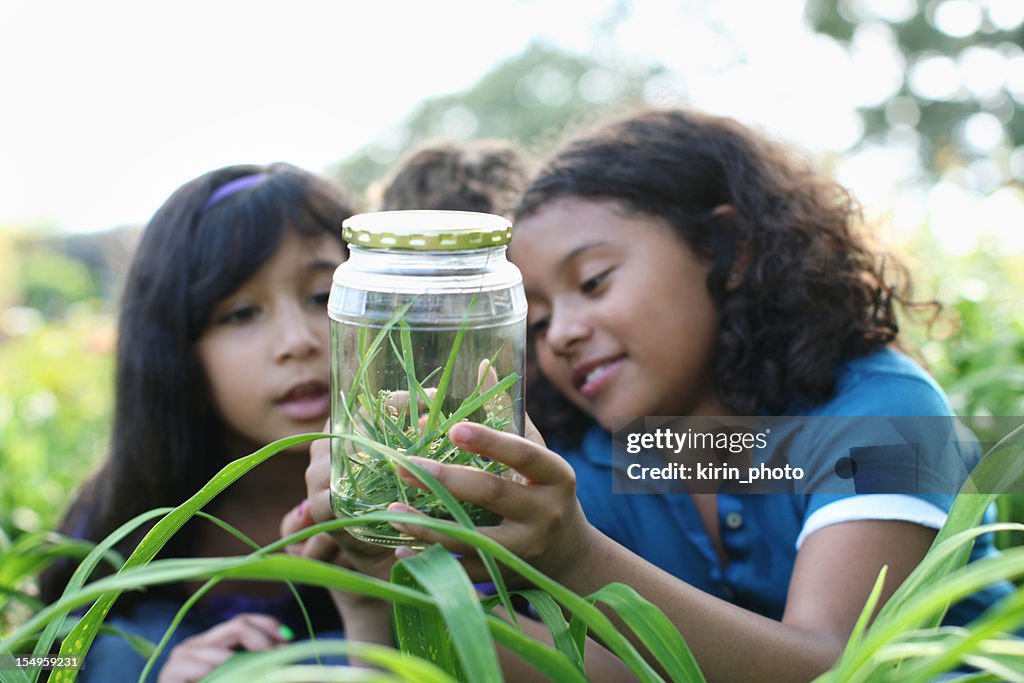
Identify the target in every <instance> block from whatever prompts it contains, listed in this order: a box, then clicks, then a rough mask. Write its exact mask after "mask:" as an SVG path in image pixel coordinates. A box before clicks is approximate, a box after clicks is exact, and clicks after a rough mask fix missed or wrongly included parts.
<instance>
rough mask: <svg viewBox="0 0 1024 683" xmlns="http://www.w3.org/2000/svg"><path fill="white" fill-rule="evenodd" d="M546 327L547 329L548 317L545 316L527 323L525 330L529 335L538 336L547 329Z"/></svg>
mask: <svg viewBox="0 0 1024 683" xmlns="http://www.w3.org/2000/svg"><path fill="white" fill-rule="evenodd" d="M547 329H548V319H547V318H541V319H540V320H536V321H534V322H532V323H529V324H528V325H527V329H526V332H527V333H528V334H529V335H530V336H531V337H538V336H540V335H542V334H544V332H545V331H547Z"/></svg>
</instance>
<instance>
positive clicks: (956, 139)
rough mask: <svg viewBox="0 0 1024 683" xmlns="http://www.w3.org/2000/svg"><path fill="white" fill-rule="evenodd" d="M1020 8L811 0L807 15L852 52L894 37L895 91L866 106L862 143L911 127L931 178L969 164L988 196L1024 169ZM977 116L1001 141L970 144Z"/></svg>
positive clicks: (964, 2) (978, 1)
mask: <svg viewBox="0 0 1024 683" xmlns="http://www.w3.org/2000/svg"><path fill="white" fill-rule="evenodd" d="M1013 4H1014V3H1013V2H987V1H986V0H929V1H927V2H923V1H922V2H888V1H886V0H806V4H805V20H806V21H807V23H808V24H809V25H810V27H811V28H812V29H813V30H815V31H817V32H819V33H822V34H824V35H827V36H830V37H832V38H834V39H835V40H836V41H838V42H839V43H840V44H841V45H843V46H844V47H846V48H847V49H851V48H852V49H853V50H854V51H856V50H858V49H861V48H865V47H866V46H871V45H874V46H876V47H877V45H878V44H879V43H885V44H888V43H890V42H891V44H892V47H893V53H894V54H893V57H894V58H895V59H897V60H898V61H899V62H900V64H901V66H902V67H903V68H902V71H903V78H902V80H901V81H900V82H899V83H898V84H897V87H896V89H895V91H894V92H893V93H892V96H891V97H889V98H887V99H884V100H883V101H878V102H873V103H871V104H870V105H869V106H864V107H862V108H861V109H860V113H861V115H862V117H863V120H864V126H865V130H864V135H863V138H862V140H861V145H862V146H863V145H866V144H871V143H878V142H884V141H885V139H886V137H887V136H888V135H890V134H892V133H894V132H895V133H897V134H898V133H900V131H901V130H902V131H904V132H905V131H906V130H907V129H910V130H912V131H913V132H914V133H916V135H917V136H919V138H920V144H919V145H918V154H919V156H920V158H921V162H922V165H923V168H924V170H925V171H926V173H927V174H928V175H930V176H931V177H936V176H939V175H942V174H943V173H946V172H948V171H950V170H951V169H956V168H965V169H966V170H967V173H966V174H965V178H964V180H965V182H966V184H967V185H968V186H969V187H971V188H972V189H974V190H977V191H980V192H986V193H987V192H991V191H993V190H995V189H997V188H998V187H1000V186H1002V185H1003V184H1004V183H1009V182H1014V181H1013V180H1012V176H1013V175H1016V176H1017V181H1019V180H1021V179H1022V176H1021V173H1022V172H1024V171H1022V170H1021V169H1019V168H1011V167H1013V166H1015V163H1014V162H1012V161H1011V151H1012V150H1013V149H1014V147H1015V146H1018V145H1021V144H1022V143H1024V117H1022V116H1020V106H1021V103H1024V90H1021V87H1020V81H1019V78H1016V77H1014V75H1013V73H1014V72H1015V71H1017V72H1018V74H1019V69H1020V65H1021V63H1022V60H1024V49H1022V48H1021V46H1022V45H1024V23H1022V22H1021V20H1020V17H1021V13H1020V11H1019V9H1017V8H1015V7H1013ZM979 114H980V115H984V116H981V117H978V116H977V115H979ZM972 118H974V119H975V121H976V122H980V121H983V122H984V125H985V126H987V127H993V126H994V127H996V128H997V130H998V135H999V138H998V140H997V141H996V142H995V144H993V145H985V146H983V147H979V146H978V145H977V144H971V142H970V140H969V136H968V135H965V133H966V126H967V125H968V123H969V122H970V120H971V119H972ZM1019 149H1020V148H1019V147H1018V150H1019ZM1017 154H1018V155H1019V154H1020V152H1017ZM974 162H978V165H975V164H974ZM1017 163H1019V162H1017Z"/></svg>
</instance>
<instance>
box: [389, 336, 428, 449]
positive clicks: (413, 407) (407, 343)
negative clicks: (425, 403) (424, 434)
mask: <svg viewBox="0 0 1024 683" xmlns="http://www.w3.org/2000/svg"><path fill="white" fill-rule="evenodd" d="M398 332H399V337H400V338H401V343H402V352H401V354H399V352H398V350H397V349H396V350H395V357H397V358H399V359H400V360H401V361H402V367H403V368H405V378H406V385H407V386H408V389H409V400H408V405H409V429H410V430H413V432H414V433H416V434H418V433H419V431H420V400H419V399H420V396H421V395H422V396H425V395H426V392H425V391H424V390H423V386H422V385H421V384H420V382H419V381H418V380H417V379H416V356H415V355H413V351H412V330H411V329H410V327H409V323H407V322H405V321H404V320H403V321H402V322H400V323H399V325H398Z"/></svg>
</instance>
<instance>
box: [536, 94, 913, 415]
mask: <svg viewBox="0 0 1024 683" xmlns="http://www.w3.org/2000/svg"><path fill="white" fill-rule="evenodd" d="M565 197H575V198H583V199H593V200H600V201H614V202H616V203H617V204H618V205H620V206H621V207H622V208H624V209H625V210H627V211H635V212H639V213H641V214H646V215H650V216H655V217H658V218H661V219H663V220H665V221H667V222H668V223H669V224H670V225H671V226H672V227H673V228H674V229H675V231H676V234H677V235H678V236H679V237H680V238H681V239H682V240H683V241H684V242H685V243H686V244H687V245H688V246H689V247H690V248H691V249H693V250H694V252H695V253H697V254H698V255H700V256H701V257H703V258H706V259H708V262H709V263H710V264H711V269H710V272H709V274H708V277H707V286H708V291H709V293H710V295H711V298H712V301H714V303H715V305H716V306H717V308H718V310H719V314H720V322H719V328H718V330H717V339H716V349H715V360H714V377H715V386H716V390H717V392H718V394H719V398H720V399H721V400H722V402H723V403H724V404H725V406H726V407H728V408H729V409H730V410H732V411H734V412H735V413H736V414H739V415H756V414H759V413H760V412H762V411H766V412H768V413H774V414H781V413H783V412H784V411H785V410H786V409H787V406H790V405H791V402H792V401H793V399H794V398H796V397H798V396H799V397H806V398H809V399H811V400H813V401H822V400H825V399H828V398H829V397H830V396H831V395H832V394H833V393H834V391H835V385H836V375H835V372H836V368H837V365H838V364H839V363H841V362H843V361H845V360H848V359H851V358H855V357H858V356H862V355H864V354H867V353H870V352H872V351H875V350H877V349H880V348H882V347H884V346H886V345H887V344H890V343H892V342H894V341H895V340H896V338H897V334H898V332H899V328H898V326H897V319H896V310H895V304H897V303H901V304H905V305H910V304H911V303H912V302H911V301H910V280H909V275H908V273H907V270H906V268H904V267H903V266H902V265H900V264H898V263H897V262H896V261H895V260H894V259H892V258H891V257H887V256H884V255H883V254H882V253H881V252H880V251H877V250H876V249H875V248H874V247H873V246H872V245H871V244H870V243H869V241H868V239H867V237H866V235H865V234H863V233H862V231H861V230H860V227H861V225H862V223H863V221H862V215H861V210H860V207H859V205H858V204H857V202H856V200H855V199H854V198H853V196H852V195H851V194H850V193H849V192H848V191H847V190H845V189H844V188H842V187H841V186H839V185H838V184H837V183H836V182H835V181H833V180H831V179H829V178H827V177H825V176H823V175H821V174H819V173H817V172H816V171H815V170H814V169H813V168H812V167H811V165H810V164H809V163H808V162H807V161H806V160H804V159H802V158H801V157H800V156H799V155H797V154H796V153H795V152H794V151H793V150H791V149H789V148H788V147H786V146H784V145H782V144H779V143H777V142H775V141H773V140H771V139H769V138H768V137H766V136H764V135H762V134H760V133H758V132H756V131H754V130H752V129H751V128H748V127H746V126H744V125H742V124H740V123H738V122H737V121H734V120H732V119H729V118H723V117H718V116H711V115H708V114H703V113H697V112H693V111H688V110H682V109H669V110H664V109H644V110H642V111H639V112H636V113H633V114H631V115H628V116H626V117H624V118H620V119H617V120H614V121H612V122H610V123H605V124H603V125H599V126H598V127H597V128H596V129H594V130H591V131H590V132H587V133H584V134H583V135H581V136H579V137H577V138H575V139H574V140H571V141H570V142H568V143H567V144H566V145H565V146H564V147H562V148H561V149H560V150H558V151H556V152H555V153H554V155H553V156H552V157H551V158H550V159H549V160H548V161H547V162H546V164H544V166H543V167H542V168H541V170H540V171H539V173H538V174H537V175H536V176H535V177H534V178H533V180H532V181H531V182H530V184H529V185H528V187H527V189H526V192H525V194H524V196H523V197H522V199H521V200H520V202H519V205H518V206H517V208H516V218H517V219H520V220H521V219H523V218H525V217H527V216H529V215H531V214H533V213H535V212H537V211H538V210H540V209H541V207H543V206H544V205H546V204H547V203H549V202H551V201H554V200H557V199H560V198H565ZM734 271H735V272H736V273H737V274H738V275H739V276H740V277H741V279H740V280H739V282H738V285H736V281H735V280H734V281H733V282H732V283H730V282H729V276H730V274H731V273H733V272H734ZM532 388H533V390H534V391H533V394H534V397H533V399H531V403H532V404H533V405H534V411H535V412H536V415H537V418H538V421H539V422H546V423H548V424H549V425H550V426H551V427H553V428H554V429H555V430H556V431H562V432H564V431H565V430H566V428H567V427H566V425H568V429H570V430H572V429H576V430H577V433H578V431H579V425H581V424H582V423H581V421H580V420H579V416H578V414H575V415H574V411H573V409H572V408H570V407H569V406H568V405H566V404H567V402H566V401H562V402H561V403H560V407H552V406H553V403H552V399H551V391H550V388H548V389H545V388H543V387H542V386H540V384H539V383H536V382H535V383H534V385H533V387H532ZM537 401H543V403H544V405H541V404H539V403H537ZM528 409H529V406H528ZM543 431H544V430H543V429H542V432H543Z"/></svg>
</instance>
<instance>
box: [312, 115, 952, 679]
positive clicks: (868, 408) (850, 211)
mask: <svg viewBox="0 0 1024 683" xmlns="http://www.w3.org/2000/svg"><path fill="white" fill-rule="evenodd" d="M516 215H517V222H516V229H515V232H514V237H513V241H512V245H511V247H510V256H511V258H512V260H513V261H514V262H515V263H516V264H517V265H518V266H519V268H520V270H521V271H522V273H523V279H524V285H525V288H526V294H527V298H528V300H529V317H528V323H529V329H530V336H531V339H532V342H533V352H534V354H535V360H536V362H537V363H538V364H539V366H540V368H541V370H542V371H543V374H544V376H545V377H546V378H547V381H548V382H550V387H553V388H554V389H556V390H557V392H558V394H560V395H561V396H562V397H564V398H565V399H567V401H568V402H566V401H565V400H562V399H558V398H554V397H552V396H551V395H550V394H546V395H544V402H543V403H541V404H540V405H538V404H536V403H534V404H533V405H532V406H531V407H530V412H531V414H532V415H533V416H534V417H535V418H539V420H538V421H539V422H540V423H541V426H542V428H541V433H543V434H545V435H547V436H549V437H550V438H552V439H553V440H554V439H559V443H558V444H555V445H554V447H555V450H557V451H560V452H563V453H564V454H565V455H566V458H563V457H561V456H559V455H558V454H556V452H554V451H552V450H549V449H548V448H546V447H545V445H544V442H543V440H542V439H541V438H540V436H539V434H538V433H537V432H536V431H535V430H528V432H529V433H528V438H521V437H518V436H516V435H512V434H506V433H500V432H496V431H493V430H489V429H487V428H485V427H483V426H481V425H477V424H472V423H461V424H458V425H456V426H454V427H453V428H452V429H451V431H450V438H451V440H452V442H453V443H455V444H456V445H458V446H460V447H462V448H465V449H467V450H471V451H474V452H478V453H481V454H483V455H485V456H487V457H489V458H493V459H495V460H498V461H501V462H503V463H506V464H508V465H509V466H511V467H512V468H514V469H515V470H516V471H517V472H519V473H520V474H521V475H522V476H523V478H524V479H523V480H521V481H513V480H510V479H504V478H499V477H495V476H492V475H490V474H487V473H484V472H480V471H477V470H472V469H469V468H460V467H455V466H449V465H441V464H438V463H435V462H433V461H430V460H425V459H417V464H419V465H420V466H422V467H423V468H424V469H426V470H428V471H430V472H431V473H432V474H434V476H436V477H437V478H438V479H440V481H441V482H442V483H443V484H444V485H445V486H446V487H448V488H449V490H451V491H452V493H454V494H455V495H456V497H458V498H460V499H462V500H465V501H469V502H472V503H476V504H479V505H482V506H484V507H487V508H489V509H491V510H493V511H494V512H496V513H498V514H500V515H502V516H503V518H504V519H503V521H502V523H501V524H500V525H498V526H495V527H491V528H487V529H484V532H485V533H487V534H489V535H490V536H492V537H493V538H494V539H496V540H498V541H499V542H501V543H502V544H504V545H505V546H507V547H508V548H509V549H511V550H513V551H514V552H516V553H517V554H519V555H520V556H521V557H523V558H524V559H526V560H528V561H530V562H531V563H533V564H534V565H535V566H536V567H538V568H539V569H541V570H542V571H544V572H545V573H547V574H548V575H549V576H551V577H552V578H554V579H556V580H558V581H559V582H561V583H563V584H564V585H566V586H568V587H569V588H571V589H572V590H574V591H575V592H577V593H579V594H581V595H586V594H589V593H592V592H593V591H595V590H597V589H598V588H600V587H602V586H604V585H606V584H608V583H611V582H615V581H618V582H623V583H626V584H629V585H630V586H632V587H634V588H635V589H636V590H638V591H639V592H640V593H641V594H642V595H644V597H646V598H647V599H648V600H650V601H651V602H653V603H654V604H656V605H658V607H660V608H661V609H662V611H664V612H665V614H666V615H667V616H668V617H669V619H670V620H671V621H672V622H673V624H674V625H675V626H676V627H677V628H678V629H679V630H680V632H681V633H682V635H683V636H684V638H685V639H686V641H687V643H688V644H689V645H690V647H691V648H692V650H693V652H694V654H695V655H696V657H697V659H698V662H699V663H700V665H701V668H702V669H703V670H704V672H705V673H706V675H707V676H708V678H709V679H712V680H728V681H754V680H765V679H766V676H770V679H771V680H773V681H788V680H794V681H801V680H810V679H812V678H814V677H815V676H816V675H818V674H820V673H821V672H823V671H825V670H826V669H828V668H829V667H830V666H831V665H832V663H833V662H834V661H835V660H836V658H837V657H838V655H839V654H840V652H841V651H842V649H843V647H844V645H845V643H846V640H847V639H848V636H849V634H850V632H851V630H852V628H853V625H854V623H855V621H856V619H857V616H858V615H859V613H860V611H861V609H862V607H863V605H864V602H865V600H866V598H867V596H868V594H869V592H870V590H871V588H872V586H873V584H874V582H875V579H876V577H877V576H878V574H879V571H880V569H881V568H882V567H883V566H884V565H887V566H888V574H887V578H886V583H885V586H884V590H883V596H882V598H883V600H884V599H886V598H888V597H889V596H890V595H891V594H892V592H893V591H894V590H895V589H896V587H898V586H899V584H900V583H901V582H902V581H903V579H904V578H906V576H907V575H908V574H909V573H910V572H911V571H912V570H913V568H914V567H915V566H916V565H917V564H918V562H919V561H920V560H921V558H922V557H924V555H925V553H926V551H927V550H928V548H929V546H930V544H931V542H932V540H933V539H934V537H935V533H936V528H937V527H938V526H941V524H942V522H943V520H944V518H945V510H944V509H943V508H944V507H945V506H947V505H948V501H947V502H945V503H944V502H943V501H942V500H939V499H938V498H937V497H936V498H932V499H925V498H920V497H911V496H881V497H875V498H874V499H873V500H867V499H859V497H857V496H841V495H833V496H821V495H818V496H779V495H758V496H749V497H746V498H749V500H746V499H745V497H742V496H735V495H728V494H726V493H724V492H721V491H718V492H707V493H699V494H698V493H692V494H689V495H685V494H680V495H665V496H616V497H612V496H611V492H612V489H611V474H610V471H611V465H610V462H609V461H610V448H609V442H608V440H607V436H606V435H604V434H603V433H602V432H601V431H594V429H595V428H594V427H590V426H589V425H591V424H593V422H596V423H597V425H599V426H600V428H603V429H604V430H609V431H610V430H612V428H613V420H614V418H616V417H626V416H659V415H661V416H672V415H677V416H736V415H740V416H742V415H911V416H918V415H920V416H927V415H948V414H949V406H948V404H947V402H946V400H945V398H944V396H943V395H942V393H941V391H940V390H939V389H938V387H937V386H935V384H934V382H932V381H931V379H930V378H928V377H927V375H926V374H925V373H924V372H923V371H922V370H920V368H918V367H917V366H916V365H914V364H913V363H912V362H911V361H909V359H907V358H906V357H905V356H903V355H901V354H899V353H898V352H897V351H895V350H893V345H894V343H895V341H896V338H897V332H898V328H897V322H896V307H897V304H909V303H910V300H909V298H908V296H909V295H908V294H907V292H908V290H907V289H906V288H904V287H901V286H899V282H900V281H901V278H902V276H903V275H904V272H903V271H902V270H901V269H899V268H897V267H896V266H894V265H893V263H892V262H891V261H890V260H886V259H884V258H882V257H881V256H880V255H878V254H876V252H875V251H873V250H872V248H870V246H869V245H868V243H867V242H866V240H865V239H864V238H863V237H862V236H861V235H860V234H858V232H857V229H856V226H857V223H858V218H859V214H858V210H857V207H856V204H855V203H854V201H853V199H852V198H851V197H850V195H849V194H848V193H847V192H846V191H844V190H843V189H842V188H840V187H838V186H837V185H836V184H835V183H834V182H832V181H830V180H828V179H826V178H823V177H821V176H819V175H818V174H816V173H815V172H814V171H813V170H812V169H811V168H810V167H809V166H808V164H806V163H805V162H804V161H802V160H801V159H799V158H797V157H795V156H794V155H793V154H792V153H791V152H790V151H788V150H787V149H786V148H784V147H782V146H780V145H777V144H775V143H773V142H771V141H770V140H768V139H766V138H765V137H763V136H761V135H759V134H757V133H755V132H754V131H752V130H751V129H749V128H747V127H745V126H743V125H741V124H739V123H737V122H735V121H733V120H730V119H725V118H718V117H713V116H708V115H703V114H698V113H694V112H690V111H683V110H664V111H661V110H656V111H643V112H640V113H636V114H633V115H630V116H627V117H626V118H623V119H621V120H618V121H614V122H612V123H609V124H605V125H602V126H600V127H598V128H596V129H594V130H592V131H590V132H588V133H585V134H583V135H581V136H579V137H577V138H576V139H575V140H573V141H571V142H569V143H568V144H567V145H566V146H565V147H563V148H562V149H561V150H559V151H557V152H556V153H555V154H554V155H553V156H552V157H551V158H550V160H549V161H548V162H547V163H546V164H545V165H544V166H543V168H542V169H541V171H540V172H539V174H538V175H537V176H536V177H535V178H534V179H533V180H532V182H531V183H530V185H529V186H528V188H527V190H526V193H525V195H524V197H523V199H522V201H521V202H520V205H519V207H518V209H517V214H516ZM530 392H531V393H532V394H534V395H537V394H541V393H542V391H541V390H538V387H536V386H534V385H531V387H530ZM556 413H557V414H558V415H559V419H558V421H557V422H554V423H552V421H551V420H550V419H546V418H547V416H549V415H553V414H556ZM567 416H568V417H567ZM588 430H589V431H588ZM584 433H585V434H586V436H585V438H584V439H583V441H582V442H579V441H578V438H579V436H580V435H582V434H584ZM566 435H569V438H568V439H566V438H565V437H566ZM577 443H579V444H581V445H580V447H578V448H577V447H576V446H575V444H577ZM834 445H835V444H834V440H833V438H832V436H831V435H829V434H827V433H826V434H819V435H818V436H817V437H816V438H807V439H805V443H803V444H802V448H803V449H805V450H806V453H805V455H807V456H808V457H818V455H817V454H818V453H819V452H821V453H824V454H827V453H828V451H829V449H830V448H831V447H834ZM326 459H327V454H326V450H325V449H323V448H318V447H316V446H314V449H313V463H312V465H311V469H310V473H309V474H307V480H308V482H309V483H310V488H311V490H310V494H311V497H310V500H309V507H310V511H311V512H312V517H313V518H314V519H327V518H329V517H330V509H329V500H328V496H327V492H326V488H327V482H326V477H327V474H326V472H327V467H326ZM407 481H408V482H409V483H410V484H413V485H416V484H417V482H416V480H415V479H414V478H413V477H411V476H410V477H408V478H407ZM844 501H846V502H844ZM850 501H853V502H850ZM389 509H391V510H395V511H402V512H415V511H414V510H411V509H410V508H409V507H408V506H406V505H404V504H402V503H394V504H392V506H391V507H390V508H389ZM396 526H399V527H400V530H401V531H404V532H406V533H409V534H411V535H413V536H415V537H417V538H419V539H421V540H422V541H424V542H425V543H428V544H429V543H433V542H440V543H442V544H444V545H445V546H446V547H448V548H450V549H451V550H453V551H454V552H457V553H461V554H462V555H463V556H464V557H463V559H462V562H463V563H464V565H465V566H466V567H467V569H468V570H469V571H470V574H471V576H473V577H474V578H483V577H484V576H485V573H484V572H483V571H482V567H481V566H480V563H479V561H478V560H476V559H474V555H473V553H472V552H471V549H470V548H468V547H466V546H464V545H461V544H459V543H457V542H454V541H452V540H450V539H448V538H447V537H445V536H443V535H441V534H438V533H434V532H431V531H428V530H424V529H421V528H413V527H409V526H408V525H396ZM340 540H342V541H343V542H344V543H345V544H346V545H349V546H350V547H351V543H350V541H345V539H340ZM411 552H413V551H411V550H410V549H408V548H400V549H398V550H397V551H396V554H397V555H398V556H399V557H401V556H403V555H407V554H409V553H411ZM588 651H589V650H588ZM768 672H770V673H768ZM588 673H591V674H592V675H593V676H594V678H595V680H600V679H601V677H602V676H606V677H609V680H614V679H615V676H616V675H618V674H617V673H616V672H615V670H614V669H612V668H603V667H590V666H588Z"/></svg>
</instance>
